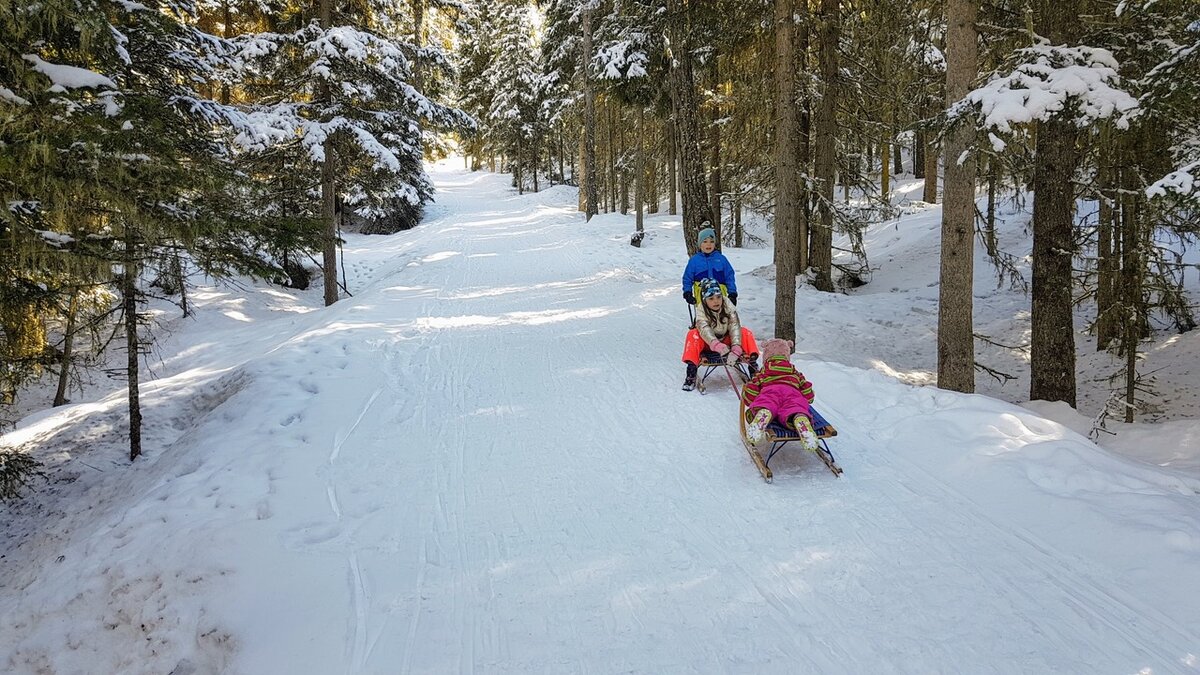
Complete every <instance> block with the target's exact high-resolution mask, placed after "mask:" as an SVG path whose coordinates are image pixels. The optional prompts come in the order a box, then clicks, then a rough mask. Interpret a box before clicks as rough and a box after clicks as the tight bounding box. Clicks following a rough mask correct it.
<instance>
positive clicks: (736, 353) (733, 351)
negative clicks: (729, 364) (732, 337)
mask: <svg viewBox="0 0 1200 675" xmlns="http://www.w3.org/2000/svg"><path fill="white" fill-rule="evenodd" d="M729 353H730V354H733V355H734V356H736V357H737V358H739V359H740V358H742V354H745V353H746V352H744V351H742V346H741V345H734V346H733V348H732V349H730V350H729Z"/></svg>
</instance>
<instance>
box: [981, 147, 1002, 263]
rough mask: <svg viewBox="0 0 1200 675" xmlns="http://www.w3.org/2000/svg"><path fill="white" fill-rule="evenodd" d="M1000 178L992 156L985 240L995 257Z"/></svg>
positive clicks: (989, 163) (988, 249) (989, 171)
mask: <svg viewBox="0 0 1200 675" xmlns="http://www.w3.org/2000/svg"><path fill="white" fill-rule="evenodd" d="M998 180H999V176H997V175H996V158H995V157H991V158H989V159H988V174H987V183H988V197H987V223H986V224H985V225H984V228H985V229H984V242H985V243H986V245H987V254H988V256H989V257H992V258H995V257H996V254H997V253H998V252H999V251H998V249H997V246H996V182H997V181H998Z"/></svg>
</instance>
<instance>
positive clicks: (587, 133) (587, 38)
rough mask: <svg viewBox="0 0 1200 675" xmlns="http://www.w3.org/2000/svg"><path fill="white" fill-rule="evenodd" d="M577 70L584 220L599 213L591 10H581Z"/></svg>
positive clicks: (588, 7)
mask: <svg viewBox="0 0 1200 675" xmlns="http://www.w3.org/2000/svg"><path fill="white" fill-rule="evenodd" d="M579 58H580V65H579V70H580V73H581V77H582V78H583V185H582V186H581V191H582V192H583V195H584V196H583V202H584V212H585V213H586V214H587V216H586V219H587V220H591V219H592V216H594V215H596V214H597V213H599V211H598V208H599V201H600V195H599V194H598V192H597V190H596V95H595V93H594V92H593V91H592V75H591V69H590V68H589V67H588V64H589V63H590V62H591V58H592V10H591V9H590V5H589V6H585V8H584V10H583V49H582V50H580V57H579Z"/></svg>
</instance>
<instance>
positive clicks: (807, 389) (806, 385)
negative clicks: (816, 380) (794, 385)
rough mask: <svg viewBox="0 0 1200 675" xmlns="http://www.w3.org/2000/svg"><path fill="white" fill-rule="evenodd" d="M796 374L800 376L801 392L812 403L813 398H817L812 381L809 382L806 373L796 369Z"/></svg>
mask: <svg viewBox="0 0 1200 675" xmlns="http://www.w3.org/2000/svg"><path fill="white" fill-rule="evenodd" d="M796 375H798V376H799V377H800V394H801V395H802V396H804V398H806V399H808V402H809V403H812V402H813V399H814V398H816V394H814V393H813V388H812V382H809V381H808V380H807V379H806V378H805V377H804V373H802V372H800V371H798V370H797V371H796Z"/></svg>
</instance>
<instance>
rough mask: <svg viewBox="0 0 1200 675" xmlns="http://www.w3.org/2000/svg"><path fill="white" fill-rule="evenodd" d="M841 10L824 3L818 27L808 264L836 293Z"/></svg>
mask: <svg viewBox="0 0 1200 675" xmlns="http://www.w3.org/2000/svg"><path fill="white" fill-rule="evenodd" d="M840 22H841V11H840V7H839V2H838V0H821V16H820V21H819V27H818V34H817V42H818V44H819V46H818V49H819V50H820V52H819V58H818V61H819V68H820V73H821V100H820V102H819V103H818V104H817V109H816V115H815V117H816V120H815V124H814V126H815V129H814V135H815V136H816V142H815V143H814V145H815V148H814V155H815V156H814V158H813V164H814V167H813V168H814V173H815V174H816V175H815V176H814V178H815V182H816V184H817V195H818V199H817V214H816V215H817V222H816V223H815V226H814V227H813V230H812V233H811V235H812V239H811V251H810V253H809V264H810V266H811V267H812V268H813V271H814V272H815V276H814V279H813V285H814V286H815V287H816V288H817V290H820V291H826V292H831V291H833V216H834V212H833V209H834V203H833V199H834V196H833V192H834V177H835V173H836V170H837V157H836V154H835V153H836V145H835V140H836V138H837V89H838V34H839V32H840V31H839V28H840Z"/></svg>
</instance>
